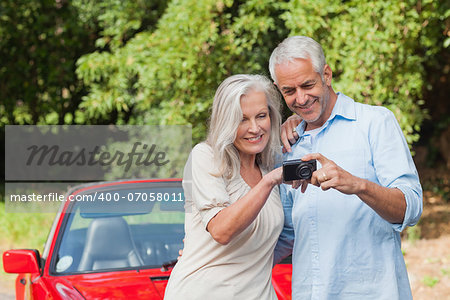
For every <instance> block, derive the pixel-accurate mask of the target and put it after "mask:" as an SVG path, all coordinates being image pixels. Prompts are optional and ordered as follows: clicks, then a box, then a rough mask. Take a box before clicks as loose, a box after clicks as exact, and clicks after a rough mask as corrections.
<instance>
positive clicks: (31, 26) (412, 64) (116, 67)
mask: <svg viewBox="0 0 450 300" xmlns="http://www.w3.org/2000/svg"><path fill="white" fill-rule="evenodd" d="M449 15H450V10H449V7H448V4H446V2H445V1H430V0H423V1H419V2H417V1H412V0H407V1H392V0H388V1H368V2H361V1H356V0H351V1H337V0H331V1H325V0H318V1H305V0H296V1H289V2H277V1H270V0H248V1H235V0H221V1H212V0H197V1H193V0H173V1H163V0H157V1H145V0H123V1H121V0H102V1H88V0H72V1H51V0H46V1H36V0H32V1H23V0H22V1H12V0H6V1H2V2H1V3H0V53H1V54H2V57H13V58H14V59H12V60H7V59H5V60H2V61H1V62H0V82H1V83H0V84H1V86H0V97H1V99H2V102H1V103H0V125H4V124H56V123H59V124H63V123H66V124H73V123H77V124H103V123H116V124H140V125H144V124H161V125H164V124H191V125H192V128H193V138H194V142H198V141H199V140H201V139H203V138H204V137H205V134H206V126H207V120H208V117H209V107H210V105H211V102H212V98H213V95H214V92H215V89H216V88H217V86H218V84H219V83H220V82H221V81H222V80H223V79H224V78H225V77H227V76H229V75H232V74H236V73H262V74H266V75H267V74H268V72H267V63H268V58H269V56H270V53H271V51H272V50H273V48H274V47H275V46H276V45H277V43H279V42H280V41H281V40H282V39H284V38H285V37H287V36H289V35H294V34H302V35H308V36H311V37H313V38H314V39H316V40H317V41H319V42H320V43H321V44H322V45H323V48H324V50H325V53H326V57H327V60H328V63H329V64H330V66H331V67H332V69H333V71H334V86H335V89H336V90H340V91H342V92H344V93H346V94H347V95H349V96H351V97H353V98H354V99H355V100H357V101H361V102H365V103H370V104H376V105H385V106H387V107H388V108H390V109H391V110H393V111H394V113H395V114H396V116H397V118H398V120H399V122H400V125H401V127H402V129H403V131H404V132H405V135H406V137H407V140H408V143H410V144H412V143H413V142H414V141H416V140H417V139H418V131H419V130H420V125H421V123H422V121H423V120H424V118H426V116H427V112H426V111H425V110H424V109H423V108H422V104H423V103H424V99H423V91H424V90H427V91H430V90H431V91H432V90H433V85H431V84H427V83H426V78H427V77H426V76H427V73H426V72H427V70H439V66H440V64H442V59H439V57H440V54H441V53H443V49H445V48H446V47H448V46H449V44H450V41H449V37H448V34H447V32H448V27H449V24H448V23H449V22H448V17H449ZM86 53H89V54H86ZM83 54H85V55H83ZM75 61H76V65H75ZM75 69H76V74H75ZM444 69H445V68H444ZM441 72H442V73H438V74H444V73H445V70H442V71H441ZM436 76H438V75H436Z"/></svg>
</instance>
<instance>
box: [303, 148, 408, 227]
mask: <svg viewBox="0 0 450 300" xmlns="http://www.w3.org/2000/svg"><path fill="white" fill-rule="evenodd" d="M311 159H317V160H318V161H319V162H320V163H321V165H322V168H321V169H319V170H317V171H315V172H314V173H313V176H312V177H311V184H314V185H316V186H320V187H321V188H322V190H324V191H326V190H328V189H330V188H334V189H336V190H338V191H340V192H341V193H344V194H347V195H352V194H354V195H357V196H358V197H359V198H360V199H361V200H362V201H364V202H365V203H366V204H367V205H369V206H370V207H371V208H372V209H373V210H374V211H375V212H377V213H378V214H379V215H380V216H381V217H382V218H383V219H385V220H386V221H388V222H391V223H397V224H398V223H403V219H404V217H405V211H406V201H405V197H404V195H403V193H402V191H400V190H399V189H397V188H388V187H383V186H380V185H378V184H376V183H374V182H371V181H369V180H366V179H362V178H359V177H356V176H354V175H352V174H350V173H349V172H347V171H345V170H344V169H342V168H341V167H339V166H338V165H336V163H334V162H333V161H332V160H329V159H327V158H326V157H325V156H323V155H322V154H320V153H312V154H308V155H305V156H304V157H302V160H311Z"/></svg>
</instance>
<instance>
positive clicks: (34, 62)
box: [0, 0, 91, 126]
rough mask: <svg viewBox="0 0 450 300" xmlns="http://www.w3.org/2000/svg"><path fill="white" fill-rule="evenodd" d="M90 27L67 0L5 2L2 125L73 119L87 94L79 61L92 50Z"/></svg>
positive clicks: (0, 22)
mask: <svg viewBox="0 0 450 300" xmlns="http://www.w3.org/2000/svg"><path fill="white" fill-rule="evenodd" d="M90 31H91V30H90V28H89V27H87V26H84V25H83V24H81V23H79V19H78V14H77V11H76V10H75V9H74V8H73V7H72V6H70V5H69V4H68V3H67V1H50V0H45V1H23V0H22V1H12V0H5V1H1V2H0V56H1V57H2V58H3V59H2V60H1V61H0V99H1V102H0V126H3V125H5V124H58V123H60V124H61V123H64V122H65V121H66V120H67V121H70V115H71V114H73V112H74V111H75V109H76V107H77V104H78V103H79V102H80V101H81V98H80V93H82V86H81V85H80V84H79V81H78V80H77V78H76V76H75V73H74V71H75V63H74V60H75V58H77V57H79V56H80V55H82V54H84V53H86V52H89V51H91V48H89V47H87V46H86V45H88V44H89V41H90V38H91V36H90V35H91V33H90ZM66 115H67V116H66ZM66 118H67V119H66Z"/></svg>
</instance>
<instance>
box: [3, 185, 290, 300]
mask: <svg viewBox="0 0 450 300" xmlns="http://www.w3.org/2000/svg"><path fill="white" fill-rule="evenodd" d="M66 199H67V200H66V201H65V202H64V203H63V205H62V206H61V208H60V211H59V212H58V214H57V215H56V218H55V220H54V223H53V226H52V228H51V231H50V234H49V237H48V240H47V243H46V245H45V247H44V251H43V253H42V255H41V254H40V253H39V251H38V250H9V251H6V252H4V254H3V266H4V269H5V271H6V272H8V273H18V274H19V275H18V277H17V279H16V299H163V297H164V290H165V288H166V285H167V280H168V278H169V276H170V272H171V269H172V267H173V265H174V264H175V263H176V259H177V256H178V250H179V249H182V248H183V242H182V241H183V237H184V224H183V223H184V194H183V189H182V187H181V181H180V180H179V179H166V180H139V181H136V180H135V181H117V182H106V183H105V182H104V183H95V184H90V185H81V186H78V187H76V188H73V189H72V190H71V191H69V193H68V195H67V198H66ZM291 271H292V266H291V264H290V263H284V264H279V265H277V266H275V268H274V269H273V275H272V282H273V285H274V287H275V291H276V293H277V296H278V298H279V299H291Z"/></svg>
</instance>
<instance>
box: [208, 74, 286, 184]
mask: <svg viewBox="0 0 450 300" xmlns="http://www.w3.org/2000/svg"><path fill="white" fill-rule="evenodd" d="M255 91H256V92H264V94H265V95H266V100H267V105H268V108H269V116H270V121H271V129H270V137H269V142H268V144H267V146H266V148H264V150H263V152H261V153H259V154H257V156H256V159H257V163H258V164H259V165H260V166H261V167H263V168H265V169H266V170H271V169H272V168H273V166H274V164H275V159H276V157H277V156H278V155H277V154H278V153H279V151H280V149H281V148H280V126H281V115H280V95H279V93H278V91H277V90H276V88H275V85H274V84H273V83H272V82H271V81H270V80H269V79H268V78H266V77H265V76H262V75H246V74H238V75H233V76H230V77H228V78H227V79H225V80H224V81H223V82H222V83H221V84H220V86H219V88H218V89H217V91H216V94H215V96H214V102H213V106H212V114H211V119H210V124H209V132H208V137H207V139H206V143H207V144H208V145H210V146H211V147H212V149H213V152H214V157H215V158H216V160H217V163H218V166H219V173H218V174H214V175H216V176H225V177H226V178H227V179H231V178H234V177H235V176H238V175H239V171H240V158H239V152H238V150H237V149H236V147H235V146H234V144H233V142H234V140H235V139H236V133H237V129H238V126H239V124H240V122H241V120H242V117H243V114H242V109H241V99H242V97H243V96H246V95H248V94H249V93H251V92H255Z"/></svg>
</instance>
